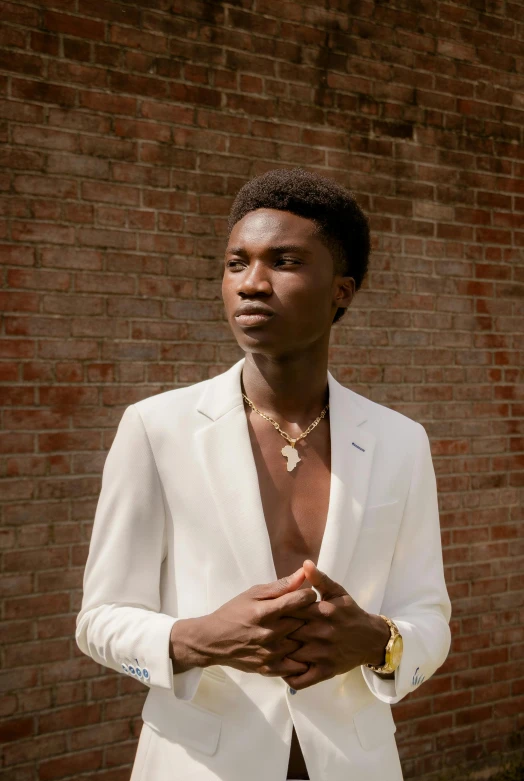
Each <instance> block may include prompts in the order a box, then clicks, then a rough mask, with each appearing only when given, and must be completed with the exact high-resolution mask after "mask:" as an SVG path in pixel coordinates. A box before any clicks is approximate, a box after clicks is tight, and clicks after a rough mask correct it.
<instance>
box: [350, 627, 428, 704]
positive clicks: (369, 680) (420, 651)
mask: <svg viewBox="0 0 524 781" xmlns="http://www.w3.org/2000/svg"><path fill="white" fill-rule="evenodd" d="M393 621H394V622H395V624H396V625H397V626H398V629H399V632H400V634H401V635H402V643H403V651H402V659H401V661H400V664H399V666H398V667H397V669H396V670H395V677H394V678H393V679H387V678H381V677H380V675H378V674H377V673H375V672H373V670H370V669H369V667H366V666H365V665H363V666H362V667H361V670H362V674H363V676H364V680H365V682H366V684H367V685H368V687H369V689H370V690H371V692H372V693H373V694H374V695H375V697H378V699H379V700H382V702H387V703H388V704H389V705H394V704H395V703H396V702H399V700H401V699H402V698H403V697H405V696H406V694H409V692H412V691H414V690H415V689H416V688H417V687H418V686H420V684H421V683H422V682H423V681H425V680H427V679H428V678H430V677H431V676H432V675H433V672H434V671H435V667H434V665H433V659H432V658H431V657H430V656H429V655H428V653H427V650H426V649H425V648H424V646H423V644H422V642H421V639H420V633H419V632H418V631H417V630H416V629H415V627H414V626H413V624H411V623H409V621H402V620H401V619H397V618H393ZM435 641H437V637H435ZM432 665H433V666H432Z"/></svg>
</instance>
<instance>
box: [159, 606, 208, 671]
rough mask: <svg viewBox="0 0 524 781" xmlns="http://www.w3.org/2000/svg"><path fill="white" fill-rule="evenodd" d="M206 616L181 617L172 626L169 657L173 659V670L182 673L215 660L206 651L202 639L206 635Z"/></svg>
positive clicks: (205, 665) (206, 665)
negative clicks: (204, 629)
mask: <svg viewBox="0 0 524 781" xmlns="http://www.w3.org/2000/svg"><path fill="white" fill-rule="evenodd" d="M205 618H206V616H199V617H197V618H180V619H178V621H175V623H174V624H173V626H172V627H171V634H170V638H169V641H170V642H169V657H170V659H172V663H173V672H174V673H182V672H187V671H188V670H191V669H192V668H193V667H208V666H209V665H210V664H213V662H212V661H211V660H210V658H209V657H208V655H207V654H206V652H205V648H204V646H203V643H202V639H203V637H204V636H205V632H204V631H203V628H204V621H205Z"/></svg>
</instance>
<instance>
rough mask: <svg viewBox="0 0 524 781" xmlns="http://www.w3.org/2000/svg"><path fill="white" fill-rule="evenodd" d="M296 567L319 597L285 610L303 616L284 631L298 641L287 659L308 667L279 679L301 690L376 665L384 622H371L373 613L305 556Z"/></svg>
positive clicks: (385, 639)
mask: <svg viewBox="0 0 524 781" xmlns="http://www.w3.org/2000/svg"><path fill="white" fill-rule="evenodd" d="M302 569H303V570H304V575H305V577H307V579H308V581H309V582H310V584H311V585H312V586H314V587H315V588H316V589H317V590H318V592H319V594H320V597H321V599H320V601H319V602H313V603H312V604H310V605H307V606H306V607H302V608H296V609H293V610H290V612H289V613H288V614H287V615H289V616H290V617H292V618H299V619H304V620H305V623H304V624H303V626H301V627H299V628H298V629H296V630H295V631H293V632H291V633H289V634H288V635H287V637H288V638H289V639H291V640H297V641H299V642H300V643H301V647H300V648H298V649H297V650H296V651H292V652H291V653H288V654H287V657H288V658H289V659H293V660H294V661H297V662H304V663H306V664H307V665H308V669H307V671H306V672H304V673H302V674H299V675H288V676H285V677H284V680H285V682H286V683H287V684H288V685H289V686H291V687H292V688H293V689H297V690H298V689H304V688H306V687H308V686H312V685H313V684H315V683H319V681H323V680H326V679H328V678H332V677H333V676H334V675H339V674H341V673H346V672H348V671H349V670H352V669H353V668H354V667H358V666H359V665H361V664H366V663H368V662H371V663H373V660H374V662H375V663H376V664H380V659H381V656H382V649H383V648H384V647H385V645H386V643H387V639H388V638H389V630H388V628H387V625H386V624H385V622H383V621H382V619H380V617H378V618H379V620H378V622H377V621H376V619H377V616H374V615H371V614H369V613H367V612H366V611H365V610H363V609H362V608H361V607H359V606H358V605H357V603H356V602H355V600H354V599H353V598H352V597H351V596H350V595H349V594H348V593H347V591H346V590H345V589H344V588H343V587H342V586H341V585H340V584H339V583H336V582H335V581H334V580H331V578H329V577H328V576H327V575H326V574H325V573H324V572H321V571H320V570H319V569H318V568H317V567H316V566H315V564H314V563H313V562H312V561H311V560H310V559H306V561H305V562H304V564H303V568H302ZM384 635H385V638H384Z"/></svg>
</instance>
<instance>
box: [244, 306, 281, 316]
mask: <svg viewBox="0 0 524 781" xmlns="http://www.w3.org/2000/svg"><path fill="white" fill-rule="evenodd" d="M273 314H275V313H274V312H273V310H272V309H270V308H269V307H268V306H264V305H263V304H242V305H241V306H239V307H238V309H237V310H236V312H235V317H239V316H240V315H273Z"/></svg>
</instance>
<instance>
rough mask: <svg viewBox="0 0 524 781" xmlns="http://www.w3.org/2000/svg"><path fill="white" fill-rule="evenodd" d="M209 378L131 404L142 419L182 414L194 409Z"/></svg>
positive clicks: (149, 419) (209, 380)
mask: <svg viewBox="0 0 524 781" xmlns="http://www.w3.org/2000/svg"><path fill="white" fill-rule="evenodd" d="M211 379H212V378H208V379H206V380H201V381H200V382H195V383H194V384H193V385H185V386H183V387H181V388H173V389H172V390H167V391H163V392H162V393H157V394H156V395H154V396H148V397H147V398H145V399H142V400H141V401H137V402H135V404H134V405H133V406H134V407H135V409H136V410H137V412H138V413H139V415H140V416H141V418H142V420H144V421H146V420H147V421H152V420H155V419H159V418H165V416H166V415H175V414H176V415H181V414H182V415H184V414H186V413H187V412H188V410H194V408H195V404H196V402H197V400H198V399H199V398H200V395H201V394H202V392H203V390H204V388H205V386H206V385H207V384H208V383H209V382H211Z"/></svg>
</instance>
